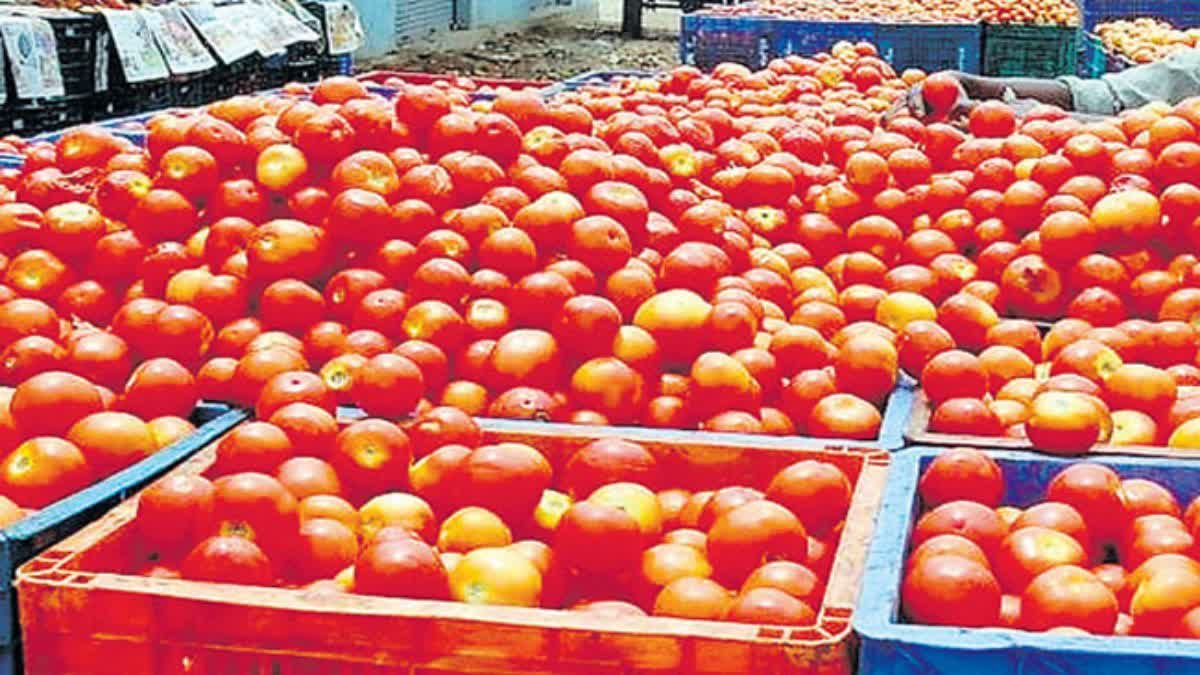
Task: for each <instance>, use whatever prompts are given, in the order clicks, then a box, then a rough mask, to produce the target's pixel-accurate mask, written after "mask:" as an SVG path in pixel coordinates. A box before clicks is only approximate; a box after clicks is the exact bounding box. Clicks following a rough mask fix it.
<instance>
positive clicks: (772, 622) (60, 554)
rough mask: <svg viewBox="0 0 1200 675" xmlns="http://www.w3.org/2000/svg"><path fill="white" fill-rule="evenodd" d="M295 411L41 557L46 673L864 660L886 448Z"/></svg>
mask: <svg viewBox="0 0 1200 675" xmlns="http://www.w3.org/2000/svg"><path fill="white" fill-rule="evenodd" d="M293 398H294V397H284V398H280V399H278V402H279V403H283V404H285V405H284V406H283V407H282V408H280V409H279V410H277V411H276V412H275V413H274V414H273V416H272V417H271V419H272V420H273V422H272V423H266V422H253V423H249V424H246V425H244V426H241V427H238V428H236V429H234V430H233V431H232V432H231V433H230V434H229V435H227V436H226V437H225V438H224V439H222V440H221V441H220V442H219V443H216V444H214V445H213V446H212V447H211V448H209V449H208V450H206V451H205V452H203V453H201V454H200V455H198V456H197V457H196V458H194V459H193V460H192V461H190V462H189V463H188V464H186V465H185V466H183V467H181V468H180V469H178V470H176V471H175V472H173V473H172V474H171V475H169V476H168V477H167V478H165V479H163V480H162V481H160V482H158V483H156V484H154V485H153V486H151V487H150V488H148V489H147V490H146V491H144V492H142V493H141V495H139V497H137V498H136V499H133V500H130V501H129V502H127V503H125V504H123V505H122V506H121V507H120V508H118V509H116V510H114V511H113V512H111V513H110V514H109V515H107V516H106V517H105V518H103V519H102V520H100V521H98V522H96V523H94V524H93V525H92V526H90V527H88V528H87V529H85V530H84V531H82V532H80V533H79V534H78V535H77V536H75V537H73V538H72V539H70V540H69V541H67V542H65V543H63V544H62V545H61V546H59V547H56V548H55V549H52V550H51V551H50V552H49V553H48V554H46V555H43V556H41V557H39V558H38V559H37V560H35V561H34V562H32V563H30V564H29V565H27V566H26V567H24V568H23V570H22V573H21V579H20V581H19V582H18V593H19V595H20V598H21V601H22V608H21V609H22V616H23V622H22V625H23V628H24V637H25V641H26V646H27V650H26V672H27V673H31V674H35V673H63V672H89V673H96V674H98V675H99V674H101V673H108V672H113V673H115V672H122V673H152V672H161V669H162V668H163V667H166V664H178V663H187V664H190V667H192V668H200V669H202V670H205V671H208V670H223V669H228V668H233V667H237V668H241V669H251V670H266V671H274V670H279V671H288V670H294V669H304V668H308V669H323V670H328V669H332V668H340V667H351V665H352V664H364V663H371V664H375V665H376V666H377V667H380V668H390V669H395V668H401V669H406V670H407V669H413V668H422V667H429V668H440V667H449V666H450V665H451V664H453V667H454V668H455V669H467V670H475V669H482V670H486V671H487V672H513V673H516V672H546V673H549V672H565V671H570V672H592V671H596V672H601V671H604V672H608V671H611V670H614V669H616V670H621V671H623V672H667V671H669V672H695V673H729V672H750V671H767V672H780V673H782V672H798V673H799V672H804V673H851V672H853V670H854V667H853V662H852V657H851V649H850V643H849V640H850V630H849V618H850V615H851V613H852V611H853V599H854V597H855V595H856V593H857V587H858V579H859V576H860V575H861V572H862V562H863V554H864V551H865V546H866V542H867V540H868V538H869V537H870V534H871V530H872V524H873V520H874V514H875V509H876V507H877V503H878V500H879V498H880V496H881V492H882V486H883V480H884V478H885V475H886V471H887V462H888V455H887V454H886V453H884V452H881V451H874V452H863V451H854V450H848V449H844V448H843V449H836V450H815V449H809V450H805V449H798V448H797V449H792V450H782V449H768V450H764V449H759V448H755V447H753V446H751V445H726V444H717V443H702V442H697V443H693V442H683V443H674V444H666V443H658V442H647V443H639V442H633V441H629V440H625V439H622V438H619V437H611V436H603V435H601V436H597V435H595V434H590V433H587V432H586V431H582V430H581V431H578V432H576V433H572V434H566V435H563V434H556V433H550V432H545V431H539V430H537V428H536V427H526V428H527V429H532V430H531V431H530V430H526V431H517V432H513V431H490V430H488V429H487V428H486V427H485V428H483V429H481V428H480V427H478V426H477V425H476V424H475V423H474V422H472V421H471V419H470V418H469V417H467V416H466V415H464V414H462V413H461V412H460V411H450V410H449V409H439V410H445V412H440V413H438V414H432V413H431V414H430V415H429V416H426V417H425V418H422V419H419V420H417V421H415V422H414V423H412V424H411V425H409V426H408V431H407V432H406V431H404V430H403V429H402V428H401V427H398V426H396V425H394V424H392V423H390V422H387V421H385V420H381V419H367V420H362V421H358V422H354V423H352V424H349V425H344V426H342V427H340V428H339V427H337V426H334V427H332V428H328V429H326V428H325V427H324V426H323V425H320V424H318V423H317V422H318V421H319V420H320V419H322V416H320V415H317V414H314V413H313V410H315V411H316V412H317V413H319V412H321V409H320V408H317V407H316V406H314V405H311V404H305V403H299V402H294V401H293V402H291V403H286V401H288V400H293ZM310 409H311V410H310ZM324 418H325V419H327V420H328V419H332V418H331V417H329V416H328V411H327V410H326V414H325V416H324ZM326 432H328V433H326ZM412 460H416V461H415V462H414V461H412Z"/></svg>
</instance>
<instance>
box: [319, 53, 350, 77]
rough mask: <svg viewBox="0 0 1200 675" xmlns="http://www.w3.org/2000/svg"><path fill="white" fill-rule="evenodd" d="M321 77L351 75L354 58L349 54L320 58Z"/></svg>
mask: <svg viewBox="0 0 1200 675" xmlns="http://www.w3.org/2000/svg"><path fill="white" fill-rule="evenodd" d="M320 65H321V77H332V76H333V75H353V74H354V57H353V56H351V55H350V54H339V55H338V56H323V57H321V64H320Z"/></svg>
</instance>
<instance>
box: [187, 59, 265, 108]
mask: <svg viewBox="0 0 1200 675" xmlns="http://www.w3.org/2000/svg"><path fill="white" fill-rule="evenodd" d="M262 70H263V60H262V57H260V56H259V55H258V54H252V55H250V56H247V57H246V58H244V59H241V60H239V61H235V62H233V63H230V64H228V65H222V66H219V67H217V69H216V70H214V71H213V72H212V76H211V77H207V78H205V79H204V80H203V81H202V82H201V87H203V94H202V97H203V98H204V102H205V103H211V102H213V101H218V100H220V99H223V98H229V97H230V96H237V95H238V94H251V93H254V92H257V91H261V89H262V87H260V86H259V83H260V82H261V81H262Z"/></svg>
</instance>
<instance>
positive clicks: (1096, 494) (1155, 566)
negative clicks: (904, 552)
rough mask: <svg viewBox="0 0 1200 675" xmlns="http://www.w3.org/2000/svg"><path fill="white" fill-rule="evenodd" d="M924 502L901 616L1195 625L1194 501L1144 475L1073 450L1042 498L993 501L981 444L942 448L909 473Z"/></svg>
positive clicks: (1199, 569) (1198, 566)
mask: <svg viewBox="0 0 1200 675" xmlns="http://www.w3.org/2000/svg"><path fill="white" fill-rule="evenodd" d="M918 492H919V495H920V498H921V502H922V504H923V505H924V506H925V508H926V509H927V510H926V511H925V513H924V515H922V516H921V518H920V520H918V521H917V524H916V527H915V529H914V530H913V535H912V547H913V548H912V551H911V553H910V554H909V557H908V561H907V564H906V565H905V577H904V583H903V588H902V592H901V595H902V600H903V607H904V613H905V614H906V615H907V616H908V617H909V618H910V619H911V620H913V621H916V622H919V623H928V624H943V625H954V626H997V627H1008V628H1021V629H1024V630H1033V631H1051V632H1055V633H1061V634H1064V635H1089V634H1090V635H1114V634H1115V635H1142V636H1160V637H1187V638H1196V637H1200V594H1198V592H1197V589H1200V562H1197V557H1196V552H1197V550H1196V540H1195V536H1196V533H1197V526H1198V525H1200V501H1198V500H1196V499H1194V500H1193V501H1192V502H1191V503H1189V504H1188V506H1187V508H1186V510H1182V509H1180V506H1179V501H1177V499H1176V495H1174V494H1172V493H1171V491H1170V490H1168V489H1167V488H1165V487H1164V486H1163V485H1162V484H1160V483H1157V482H1155V481H1151V480H1146V479H1141V478H1126V479H1122V478H1121V477H1120V476H1119V475H1118V474H1117V473H1116V472H1115V471H1113V469H1112V468H1110V467H1108V466H1105V465H1102V464H1093V463H1086V462H1080V463H1076V464H1072V465H1070V466H1068V467H1066V468H1064V469H1062V470H1061V471H1059V472H1058V473H1057V474H1056V475H1054V476H1053V478H1052V479H1051V480H1050V482H1049V483H1048V484H1047V486H1046V491H1045V498H1044V501H1042V502H1038V503H1036V504H1031V505H1029V506H1027V507H1024V508H1016V507H1012V506H1001V504H1002V500H1003V498H1004V495H1005V494H1006V492H1005V476H1004V475H1003V472H1002V470H1001V468H1000V466H999V465H997V464H996V462H995V461H993V460H992V459H991V458H990V457H988V456H987V455H986V454H985V453H982V452H979V451H975V450H967V449H956V450H947V451H946V452H944V453H942V454H941V455H939V456H938V457H936V458H935V459H934V460H933V462H932V463H930V465H929V466H928V468H927V469H926V470H925V472H924V473H923V474H922V476H921V479H920V483H919V485H918Z"/></svg>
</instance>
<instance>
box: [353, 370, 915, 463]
mask: <svg viewBox="0 0 1200 675" xmlns="http://www.w3.org/2000/svg"><path fill="white" fill-rule="evenodd" d="M913 394H914V389H913V386H912V384H911V383H909V382H904V383H901V384H900V385H899V386H897V387H896V389H895V390H893V391H892V394H891V395H890V396H889V397H888V400H887V402H886V403H885V404H884V408H883V423H882V424H881V425H880V427H879V436H878V437H877V438H875V439H872V440H868V441H857V440H850V439H845V438H813V437H811V436H767V435H762V434H753V435H751V434H733V433H717V432H712V431H693V430H688V429H659V428H652V427H626V426H607V427H594V426H589V427H583V426H580V425H577V424H567V423H562V422H540V421H536V420H511V419H499V418H495V417H479V418H476V421H477V422H478V423H479V425H480V426H481V427H483V429H485V430H495V431H519V430H521V429H528V428H529V426H530V425H531V424H533V425H536V426H537V428H538V429H544V430H546V431H547V432H549V433H569V432H571V431H572V430H574V431H575V432H576V433H577V432H578V431H579V430H580V429H588V430H590V431H589V433H603V434H613V435H620V436H623V437H626V438H629V439H631V440H640V441H658V442H660V443H672V442H710V443H730V444H738V443H741V444H745V443H752V444H754V445H755V446H758V447H762V448H780V447H788V448H796V447H802V448H828V447H837V446H849V447H854V448H862V449H868V450H898V449H900V448H902V447H904V427H905V425H906V424H907V423H908V416H909V414H910V412H911V411H912V404H913ZM363 417H366V415H365V414H364V413H363V411H361V410H359V409H358V408H356V407H354V406H340V407H339V408H338V419H344V420H349V419H361V418H363Z"/></svg>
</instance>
